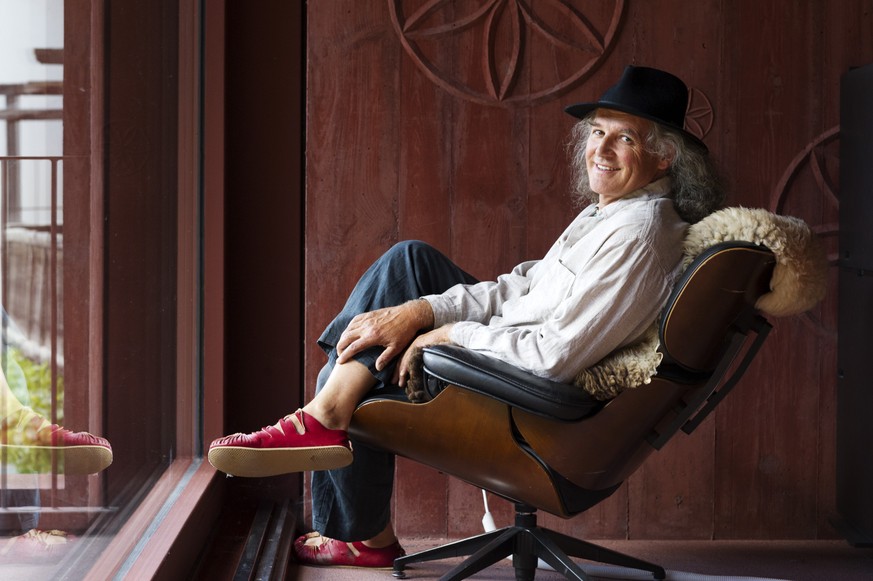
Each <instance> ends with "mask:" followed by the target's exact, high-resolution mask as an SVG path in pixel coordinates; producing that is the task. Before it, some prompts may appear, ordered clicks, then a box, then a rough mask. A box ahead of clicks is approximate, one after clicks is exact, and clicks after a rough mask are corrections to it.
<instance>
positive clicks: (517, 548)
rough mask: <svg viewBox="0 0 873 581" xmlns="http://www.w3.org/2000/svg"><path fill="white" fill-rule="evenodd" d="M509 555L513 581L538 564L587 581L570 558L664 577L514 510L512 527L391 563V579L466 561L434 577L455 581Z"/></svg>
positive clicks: (529, 579) (527, 578)
mask: <svg viewBox="0 0 873 581" xmlns="http://www.w3.org/2000/svg"><path fill="white" fill-rule="evenodd" d="M510 555H511V556H512V564H513V566H514V567H515V578H516V580H517V581H533V579H534V577H535V575H536V569H537V563H538V559H542V560H543V561H545V562H546V563H548V564H549V565H550V566H551V567H552V568H553V569H554V570H555V571H557V572H559V573H561V574H563V575H564V577H566V578H567V579H573V580H576V581H590V578H589V577H588V576H587V575H586V574H585V571H583V570H582V568H581V567H579V565H578V564H576V563H575V562H574V561H573V560H571V557H577V558H580V559H586V560H589V561H597V562H600V563H609V564H611V565H619V566H622V567H629V568H632V569H639V570H642V571H649V572H650V573H651V574H652V578H653V579H664V578H666V572H665V571H664V569H663V568H662V567H659V566H658V565H654V564H652V563H648V562H646V561H642V560H640V559H636V558H634V557H631V556H629V555H624V554H622V553H618V552H616V551H612V550H609V549H605V548H603V547H599V546H597V545H594V544H591V543H588V542H585V541H582V540H579V539H574V538H573V537H569V536H567V535H563V534H561V533H558V532H555V531H551V530H549V529H545V528H541V527H539V526H537V524H536V511H535V510H534V509H532V508H531V507H528V506H525V505H520V504H517V505H516V512H515V525H514V526H509V527H505V528H502V529H498V530H495V531H491V532H488V533H485V534H481V535H477V536H475V537H470V538H468V539H464V540H461V541H455V542H453V543H449V544H447V545H443V546H441V547H436V548H434V549H429V550H426V551H421V552H418V553H414V554H412V555H406V556H404V557H399V558H397V559H395V560H394V572H393V575H394V577H397V578H398V579H403V578H405V577H406V573H405V569H406V566H407V565H409V564H410V563H421V562H426V561H436V560H439V559H449V558H452V557H468V558H467V559H466V560H464V561H463V562H462V563H460V564H459V565H457V566H456V567H455V568H453V569H452V570H450V571H449V572H448V573H446V574H445V575H443V576H442V577H440V581H457V580H460V579H466V578H467V577H470V576H471V575H475V574H476V573H478V572H479V571H481V570H482V569H485V568H486V567H489V566H490V565H493V564H494V563H497V562H498V561H500V560H501V559H504V558H506V557H509V556H510Z"/></svg>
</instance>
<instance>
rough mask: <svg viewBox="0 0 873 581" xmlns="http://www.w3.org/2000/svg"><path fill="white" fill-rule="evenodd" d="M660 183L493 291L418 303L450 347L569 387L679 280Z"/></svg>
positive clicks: (682, 228) (630, 333)
mask: <svg viewBox="0 0 873 581" xmlns="http://www.w3.org/2000/svg"><path fill="white" fill-rule="evenodd" d="M668 192H669V178H663V179H661V180H658V181H656V182H654V183H652V184H649V185H648V186H646V187H645V188H642V189H640V190H638V191H637V192H634V193H633V194H630V195H628V196H625V197H623V198H621V199H619V200H617V201H615V202H612V203H611V204H609V205H607V206H606V207H604V208H603V209H602V210H600V211H599V212H598V211H597V208H596V206H595V205H593V204H592V205H591V206H589V207H587V208H586V209H585V210H583V211H582V212H581V213H580V214H579V215H578V216H577V217H576V219H575V220H573V222H572V223H571V224H570V225H569V226H568V227H567V229H566V230H565V231H564V233H563V234H562V235H561V237H560V238H558V240H557V241H556V242H555V243H554V244H553V245H552V247H551V249H550V250H549V251H548V253H546V255H545V256H544V257H543V258H542V259H541V260H534V261H529V262H524V263H522V264H519V265H518V266H516V267H515V268H514V269H513V270H512V272H510V273H508V274H504V275H502V276H500V277H498V279H497V280H496V281H489V282H481V283H478V284H475V285H456V286H454V287H452V288H450V289H449V290H447V291H446V292H445V293H442V294H440V295H430V296H426V297H423V298H424V299H425V300H427V301H428V302H429V303H430V305H431V307H432V308H433V312H434V321H435V327H439V326H442V325H445V324H447V323H455V325H454V327H453V328H452V331H451V340H452V341H453V342H455V343H457V344H458V345H461V346H463V347H466V348H468V349H473V350H475V351H480V352H482V353H485V354H487V355H491V356H492V357H496V358H498V359H501V360H503V361H506V362H508V363H511V364H513V365H516V366H518V367H521V368H523V369H527V370H528V371H530V372H532V373H534V374H535V375H539V376H542V377H548V378H550V379H553V380H556V381H562V382H568V381H571V380H572V379H573V378H574V377H575V375H576V374H577V373H578V372H579V371H580V370H582V369H584V368H586V367H590V366H592V365H594V364H595V363H597V362H598V361H600V360H601V359H602V358H603V357H605V356H606V355H608V354H609V353H610V352H611V351H613V350H615V349H617V348H619V347H622V346H624V345H627V344H630V343H632V342H633V341H634V340H635V339H637V338H638V337H639V336H640V335H642V333H643V332H644V331H645V330H646V328H647V327H648V326H649V325H650V324H651V323H652V321H653V320H654V319H655V318H656V317H657V315H658V313H659V311H660V310H661V309H662V308H663V305H664V304H665V302H666V300H667V297H668V296H669V294H670V291H671V290H672V288H673V285H674V283H675V281H676V279H677V277H678V276H679V274H680V262H681V258H682V241H683V239H684V238H685V232H686V229H687V227H688V224H686V223H685V222H684V221H682V219H681V218H680V217H679V216H678V214H677V213H676V211H675V209H674V207H673V202H672V200H670V199H669V198H668V197H667V195H668Z"/></svg>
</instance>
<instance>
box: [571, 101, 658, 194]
mask: <svg viewBox="0 0 873 581" xmlns="http://www.w3.org/2000/svg"><path fill="white" fill-rule="evenodd" d="M651 125H652V123H651V121H649V120H647V119H643V118H642V117H636V116H634V115H629V114H626V113H621V112H619V111H612V110H610V109H598V110H597V113H596V114H595V117H594V120H593V122H592V124H591V136H590V137H589V138H588V143H587V146H586V148H585V164H586V167H587V169H588V179H589V181H590V184H591V189H592V190H593V191H594V192H596V193H597V194H598V195H599V196H600V204H601V206H603V205H606V204H609V203H610V202H614V201H615V200H618V199H620V198H622V197H624V196H626V195H627V194H629V193H631V192H633V191H635V190H638V189H639V188H641V187H643V186H645V185H648V184H650V183H651V182H653V181H655V180H657V179H658V178H660V177H662V176H664V175H665V174H666V172H667V168H669V167H670V160H667V159H663V158H660V157H656V156H655V155H653V154H651V153H649V152H648V151H646V148H645V139H646V136H647V135H648V134H649V130H650V128H651Z"/></svg>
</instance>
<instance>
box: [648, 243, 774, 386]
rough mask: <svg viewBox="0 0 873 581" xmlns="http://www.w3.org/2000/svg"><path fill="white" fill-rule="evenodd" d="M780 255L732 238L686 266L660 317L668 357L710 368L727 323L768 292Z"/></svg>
mask: <svg viewBox="0 0 873 581" xmlns="http://www.w3.org/2000/svg"><path fill="white" fill-rule="evenodd" d="M775 264H776V258H775V256H774V255H773V253H772V252H770V250H768V249H767V248H765V247H763V246H758V245H756V244H752V243H749V242H742V241H732V242H723V243H720V244H716V245H714V246H711V247H709V248H708V249H706V250H704V251H703V252H702V253H701V254H700V255H698V256H697V258H696V259H694V261H693V262H692V263H691V264H690V265H689V266H688V268H687V269H686V270H685V274H684V275H683V276H682V278H681V279H680V281H679V283H678V284H677V285H676V287H675V288H674V290H673V293H672V294H671V295H670V298H669V299H668V301H667V306H666V307H665V310H664V315H663V317H662V319H661V328H660V336H661V349H662V351H663V352H664V358H665V361H667V362H672V363H675V364H678V365H680V366H681V367H683V368H685V369H688V370H690V371H701V372H707V371H711V370H712V369H713V368H714V367H715V365H716V363H717V362H718V360H719V358H720V356H721V351H722V347H723V346H724V341H725V338H726V337H727V336H728V330H729V328H730V327H731V326H732V325H733V324H734V323H735V322H736V321H737V320H738V319H739V318H740V317H741V316H743V315H744V314H747V313H750V312H753V311H754V309H755V303H756V302H757V301H758V298H759V297H761V296H762V295H763V294H765V293H767V292H768V291H769V290H770V289H769V283H770V278H771V276H772V273H773V267H774V265H775Z"/></svg>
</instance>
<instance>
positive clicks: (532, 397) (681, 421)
mask: <svg viewBox="0 0 873 581" xmlns="http://www.w3.org/2000/svg"><path fill="white" fill-rule="evenodd" d="M686 246H687V244H686ZM813 254H815V253H813ZM776 262H777V256H774V254H773V252H771V251H770V250H768V248H766V247H764V246H761V245H759V244H755V243H752V242H748V241H741V240H739V241H730V242H722V243H718V244H714V245H711V246H709V247H707V248H706V249H705V250H703V251H702V252H700V253H699V255H697V256H696V258H695V259H694V260H693V262H691V263H690V265H689V266H688V267H687V268H686V270H685V273H684V275H683V277H682V279H681V280H680V282H679V283H678V284H677V286H676V288H675V289H674V291H673V293H672V295H671V297H670V299H669V301H668V304H667V305H666V307H665V309H664V311H663V315H662V317H661V319H660V324H659V329H658V337H659V339H660V347H658V351H659V352H660V353H661V354H662V355H663V359H662V360H661V363H660V364H659V365H657V369H656V370H653V371H654V376H653V377H651V379H650V381H649V382H648V383H644V384H642V385H639V386H638V387H634V388H633V389H624V390H623V391H621V392H620V393H619V394H618V395H617V396H616V397H614V398H612V399H610V400H609V401H606V402H602V401H598V400H596V399H594V398H593V397H592V396H590V395H588V393H587V392H586V391H583V390H581V389H580V388H579V387H577V386H575V385H566V384H561V383H556V382H552V381H549V380H546V379H542V378H539V377H536V376H533V375H531V374H528V373H526V372H524V371H522V370H519V369H517V368H515V367H513V366H511V365H507V364H506V363H504V362H501V361H498V360H495V359H493V358H489V357H487V356H484V355H482V354H480V353H476V352H473V351H469V350H466V349H463V348H461V347H458V346H455V345H438V346H433V347H430V348H427V349H425V350H424V354H423V361H424V364H423V383H424V390H425V391H426V392H427V397H428V398H429V400H428V401H426V402H425V403H410V402H409V401H408V400H407V399H406V397H405V394H402V393H400V394H394V395H390V394H387V395H382V396H380V397H374V398H370V399H367V400H365V401H364V402H362V403H361V405H360V406H359V407H358V409H357V410H356V412H355V415H354V418H353V421H352V427H351V435H352V438H353V439H354V440H358V441H361V442H363V443H365V444H367V445H370V446H374V447H380V448H382V449H385V450H388V451H390V452H393V453H395V454H398V455H400V456H404V457H406V458H410V459H412V460H414V461H417V462H421V463H423V464H425V465H428V466H431V467H433V468H435V469H437V470H439V471H441V472H443V473H446V474H449V475H451V476H454V477H457V478H460V479H461V480H463V481H466V482H468V483H470V484H472V485H474V486H477V487H480V488H482V489H484V490H487V491H489V492H491V493H494V494H496V495H499V496H501V497H504V498H506V499H508V500H510V501H512V502H513V503H515V511H516V512H515V524H514V525H513V526H509V527H506V528H503V529H498V530H495V531H491V532H486V533H484V534H481V535H478V536H475V537H471V538H468V539H465V540H460V541H456V542H452V543H449V544H447V545H444V546H441V547H437V548H434V549H430V550H425V551H422V552H419V553H416V554H412V555H407V556H405V557H401V558H399V559H397V560H396V561H395V562H394V576H395V577H399V578H402V577H405V569H406V567H407V566H408V565H410V564H413V563H417V562H424V561H432V560H438V559H444V558H450V557H467V559H465V560H464V561H462V562H461V563H460V564H458V565H457V566H455V567H454V568H453V569H451V570H450V571H449V572H448V573H446V574H445V575H444V576H443V577H442V579H443V581H450V580H455V579H465V578H467V577H469V576H470V575H473V574H475V573H476V572H478V571H481V570H482V569H484V568H486V567H488V566H490V565H492V564H494V563H496V562H498V561H499V560H501V559H504V558H506V557H508V556H510V555H511V556H512V560H513V565H514V567H515V572H516V579H518V580H532V579H534V577H535V574H536V568H537V564H538V559H542V560H543V561H545V562H546V563H548V564H549V565H550V566H551V567H552V568H554V569H555V570H556V571H558V572H560V573H562V574H563V575H564V576H565V577H566V578H567V579H576V580H579V581H584V580H587V579H588V577H587V576H586V574H585V572H584V569H583V566H580V564H579V563H577V562H576V561H574V560H573V559H571V557H575V558H579V559H584V560H587V561H595V562H600V563H608V564H613V565H619V566H623V567H630V568H634V569H639V570H643V571H648V572H651V574H652V576H653V578H654V579H664V578H665V571H664V569H663V568H662V567H660V566H658V565H656V564H653V563H649V562H645V561H642V560H640V559H636V558H634V557H631V556H628V555H624V554H621V553H618V552H614V551H611V550H607V549H605V548H602V547H598V546H597V545H594V544H591V543H589V542H586V541H582V540H578V539H575V538H572V537H569V536H567V535H563V534H560V533H557V532H555V531H550V530H548V529H545V528H541V527H539V526H537V522H536V514H537V511H538V510H543V511H546V512H548V513H551V514H553V515H557V516H559V517H563V518H571V517H573V516H575V515H578V514H580V513H582V512H584V511H586V510H587V509H589V508H591V507H592V506H594V505H596V504H597V503H599V502H600V501H602V500H604V499H605V498H607V497H608V496H610V495H611V494H612V493H613V492H615V490H616V489H618V487H619V486H620V485H621V484H622V482H624V481H625V480H626V479H627V478H628V477H629V476H630V475H631V474H633V473H634V471H635V470H636V469H637V468H639V466H640V465H641V464H642V463H643V461H644V460H645V459H646V458H647V457H648V456H649V455H650V454H651V453H652V452H654V451H656V450H659V449H660V448H662V447H663V446H664V445H665V444H666V443H667V442H668V441H669V440H670V438H671V437H672V436H673V435H674V434H675V433H677V432H678V431H679V430H682V431H684V432H686V433H691V432H692V431H693V430H694V429H695V428H696V427H697V426H698V425H699V424H700V422H701V421H702V420H703V419H704V418H706V416H707V415H708V414H709V413H710V412H711V411H712V410H713V409H714V407H715V406H716V405H717V404H718V403H719V401H721V399H722V398H723V397H724V396H725V395H726V394H727V393H728V391H730V389H731V388H732V387H733V386H734V385H735V384H736V383H737V381H738V380H739V379H740V377H741V376H742V375H743V373H744V372H745V371H746V369H747V367H748V365H749V363H750V362H751V360H752V359H753V358H754V356H755V354H756V353H757V351H758V349H759V348H760V347H761V344H762V343H763V341H764V339H765V338H766V336H767V333H768V331H769V330H770V328H771V325H770V323H769V322H768V321H767V320H766V319H765V318H764V317H763V316H762V314H761V313H760V312H759V310H757V309H756V308H755V305H756V303H758V302H759V297H761V296H762V295H765V294H767V293H768V292H770V290H771V289H770V283H771V277H772V274H773V270H774V266H775V265H776ZM812 262H814V263H815V268H814V270H815V269H818V270H817V271H816V272H817V274H816V276H822V275H821V272H820V271H821V269H822V266H821V260H819V258H818V257H816V258H815V259H814V260H812ZM815 284H819V286H821V281H818V282H816V283H815ZM822 292H823V291H822ZM813 294H821V293H820V292H819V291H818V290H815V291H814V293H813ZM818 299H820V296H818V298H816V299H815V301H816V302H817V300H818ZM800 308H802V309H803V310H805V309H806V308H808V305H805V304H804V305H802V306H801V307H800ZM780 314H783V313H780ZM434 434H439V437H434V436H433V435H434Z"/></svg>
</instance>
